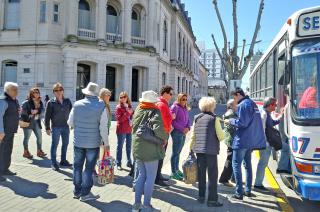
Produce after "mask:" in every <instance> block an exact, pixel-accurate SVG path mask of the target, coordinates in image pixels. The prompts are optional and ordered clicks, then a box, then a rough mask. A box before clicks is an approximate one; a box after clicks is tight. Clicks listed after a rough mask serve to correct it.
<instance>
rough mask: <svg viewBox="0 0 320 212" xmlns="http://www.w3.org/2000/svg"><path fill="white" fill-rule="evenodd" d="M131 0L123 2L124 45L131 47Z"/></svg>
mask: <svg viewBox="0 0 320 212" xmlns="http://www.w3.org/2000/svg"><path fill="white" fill-rule="evenodd" d="M131 7H132V5H131V0H124V13H123V16H124V17H123V18H124V20H125V21H124V33H123V35H124V39H123V41H124V43H125V44H126V45H128V46H131V10H132V8H131Z"/></svg>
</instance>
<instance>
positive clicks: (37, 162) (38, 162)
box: [30, 158, 51, 168]
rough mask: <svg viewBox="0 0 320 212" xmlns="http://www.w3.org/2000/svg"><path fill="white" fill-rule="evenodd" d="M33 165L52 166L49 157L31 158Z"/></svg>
mask: <svg viewBox="0 0 320 212" xmlns="http://www.w3.org/2000/svg"><path fill="white" fill-rule="evenodd" d="M31 161H32V163H30V164H32V165H36V166H39V167H41V168H51V160H50V159H48V158H43V159H40V160H38V159H34V158H33V159H31Z"/></svg>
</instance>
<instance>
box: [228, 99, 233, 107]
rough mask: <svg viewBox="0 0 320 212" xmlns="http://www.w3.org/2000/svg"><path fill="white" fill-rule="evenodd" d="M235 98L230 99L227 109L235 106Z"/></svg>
mask: <svg viewBox="0 0 320 212" xmlns="http://www.w3.org/2000/svg"><path fill="white" fill-rule="evenodd" d="M233 103H234V99H229V100H228V102H227V109H232V108H233Z"/></svg>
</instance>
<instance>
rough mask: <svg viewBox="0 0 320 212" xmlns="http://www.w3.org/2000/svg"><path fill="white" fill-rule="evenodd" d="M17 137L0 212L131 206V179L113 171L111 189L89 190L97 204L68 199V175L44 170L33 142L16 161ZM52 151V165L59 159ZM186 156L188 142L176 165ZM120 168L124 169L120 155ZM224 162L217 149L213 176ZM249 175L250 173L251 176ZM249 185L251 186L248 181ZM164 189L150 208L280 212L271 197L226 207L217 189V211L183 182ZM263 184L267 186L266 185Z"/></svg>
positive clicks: (223, 190)
mask: <svg viewBox="0 0 320 212" xmlns="http://www.w3.org/2000/svg"><path fill="white" fill-rule="evenodd" d="M72 134H73V133H71V136H70V137H71V139H70V145H69V149H68V160H69V161H70V162H73V159H72V156H73V150H72V147H73V145H72ZM22 140H23V133H22V130H19V133H18V134H17V135H16V138H15V144H14V152H13V157H12V166H11V169H12V170H13V171H16V172H17V173H18V175H17V176H13V177H9V178H8V180H7V181H6V182H4V183H0V211H24V212H27V211H32V212H34V211H117V212H122V211H131V205H132V204H133V201H134V193H133V192H132V189H131V178H130V177H128V176H127V175H128V171H129V170H127V171H120V172H119V171H116V179H115V183H114V184H110V185H106V186H99V185H96V186H94V188H93V193H95V194H99V195H100V196H101V198H100V199H98V201H92V202H88V203H83V202H80V201H79V200H74V199H73V195H72V190H73V184H72V170H71V169H61V171H60V172H54V171H52V170H51V168H50V160H49V159H44V160H43V159H41V158H38V157H36V156H35V146H36V145H35V143H36V142H35V137H34V135H32V136H31V140H30V144H29V146H30V151H31V153H32V154H34V159H33V160H27V159H25V158H23V157H22V152H23V145H22ZM116 142H117V141H116V135H115V122H113V123H112V128H111V133H110V144H111V153H112V155H113V156H115V152H116ZM50 143H51V139H50V138H49V137H48V136H47V135H46V134H45V133H43V149H44V151H45V152H46V153H48V154H49V151H50ZM171 143H172V141H171V139H170V140H169V146H168V151H167V155H166V158H165V162H164V167H163V173H164V174H167V175H170V155H171V146H172V145H171ZM59 151H60V148H58V160H59V159H60V152H59ZM188 152H189V142H188V139H187V142H186V145H185V147H184V149H183V152H182V154H181V163H182V161H183V160H184V159H185V158H186V157H187V155H188ZM123 155H124V161H123V167H125V166H124V165H125V162H126V158H125V154H124V153H123ZM225 158H226V147H225V145H224V144H221V150H220V155H219V157H218V162H219V174H220V173H221V171H222V169H223V165H224V162H225ZM252 161H253V173H255V169H256V163H257V160H256V159H255V156H254V154H253V160H252ZM254 176H255V174H254ZM253 182H254V181H253ZM170 184H171V186H170V187H168V188H159V187H156V189H155V192H154V194H153V199H152V204H153V205H154V207H156V208H161V210H162V211H237V212H244V211H281V208H280V207H279V205H278V204H277V199H276V197H274V196H273V194H272V193H270V194H262V193H257V192H254V191H253V193H254V194H255V195H256V196H257V197H254V198H244V201H243V202H241V203H240V202H230V201H229V200H228V199H227V198H226V196H227V195H228V194H232V193H233V192H234V188H227V187H224V186H221V185H219V188H218V193H219V199H220V201H221V202H223V204H224V206H223V207H221V208H207V207H206V204H204V205H200V204H199V203H198V202H197V200H196V198H197V195H198V192H197V188H196V187H194V186H192V185H186V184H184V183H183V182H175V181H170ZM265 185H266V186H268V184H267V182H265Z"/></svg>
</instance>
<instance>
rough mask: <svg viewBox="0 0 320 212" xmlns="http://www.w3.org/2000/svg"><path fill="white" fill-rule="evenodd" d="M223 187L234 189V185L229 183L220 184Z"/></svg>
mask: <svg viewBox="0 0 320 212" xmlns="http://www.w3.org/2000/svg"><path fill="white" fill-rule="evenodd" d="M220 184H221V185H223V186H226V187H233V184H231V183H229V182H220Z"/></svg>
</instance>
